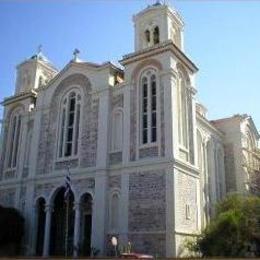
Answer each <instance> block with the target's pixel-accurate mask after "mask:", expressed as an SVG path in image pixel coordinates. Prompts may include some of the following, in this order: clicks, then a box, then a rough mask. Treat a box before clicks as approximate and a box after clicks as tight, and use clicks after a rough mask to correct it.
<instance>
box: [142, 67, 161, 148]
mask: <svg viewBox="0 0 260 260" xmlns="http://www.w3.org/2000/svg"><path fill="white" fill-rule="evenodd" d="M141 97H142V99H141V144H148V143H155V142H156V141H157V80H156V75H155V71H154V70H148V71H147V72H146V73H144V74H143V76H142V77H141Z"/></svg>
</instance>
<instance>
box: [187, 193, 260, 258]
mask: <svg viewBox="0 0 260 260" xmlns="http://www.w3.org/2000/svg"><path fill="white" fill-rule="evenodd" d="M191 245H192V246H191ZM191 248H192V250H193V251H196V252H200V253H201V254H202V256H207V257H213V256H221V257H245V256H260V198H259V197H255V196H240V195H232V196H228V197H226V198H225V199H224V200H223V201H222V202H220V203H219V204H218V205H217V206H216V214H215V217H214V218H213V219H212V220H211V222H210V224H209V225H208V226H207V227H206V229H205V230H204V231H203V232H202V235H201V236H200V237H199V238H198V239H197V240H196V241H195V242H194V243H190V244H189V249H191Z"/></svg>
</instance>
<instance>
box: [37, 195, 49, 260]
mask: <svg viewBox="0 0 260 260" xmlns="http://www.w3.org/2000/svg"><path fill="white" fill-rule="evenodd" d="M36 205H37V206H36V209H37V220H36V221H37V229H36V230H37V235H36V252H35V253H36V255H37V256H42V254H43V243H44V231H45V218H46V214H45V211H44V209H45V199H44V198H39V199H38V201H37V204H36Z"/></svg>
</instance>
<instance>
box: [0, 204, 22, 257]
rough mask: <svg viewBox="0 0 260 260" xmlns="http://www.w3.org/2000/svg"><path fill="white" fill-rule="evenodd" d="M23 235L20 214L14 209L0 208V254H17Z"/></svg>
mask: <svg viewBox="0 0 260 260" xmlns="http://www.w3.org/2000/svg"><path fill="white" fill-rule="evenodd" d="M23 234H24V218H23V216H22V215H21V214H20V212H19V211H18V210H16V209H14V208H5V207H2V206H0V253H1V254H2V255H10V254H11V255H15V254H18V253H19V250H20V246H21V241H22V237H23ZM10 251H11V252H10Z"/></svg>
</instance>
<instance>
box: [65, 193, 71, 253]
mask: <svg viewBox="0 0 260 260" xmlns="http://www.w3.org/2000/svg"><path fill="white" fill-rule="evenodd" d="M69 199H70V194H69V193H68V196H67V199H66V226H65V257H68V240H69V203H70V200H69Z"/></svg>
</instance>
